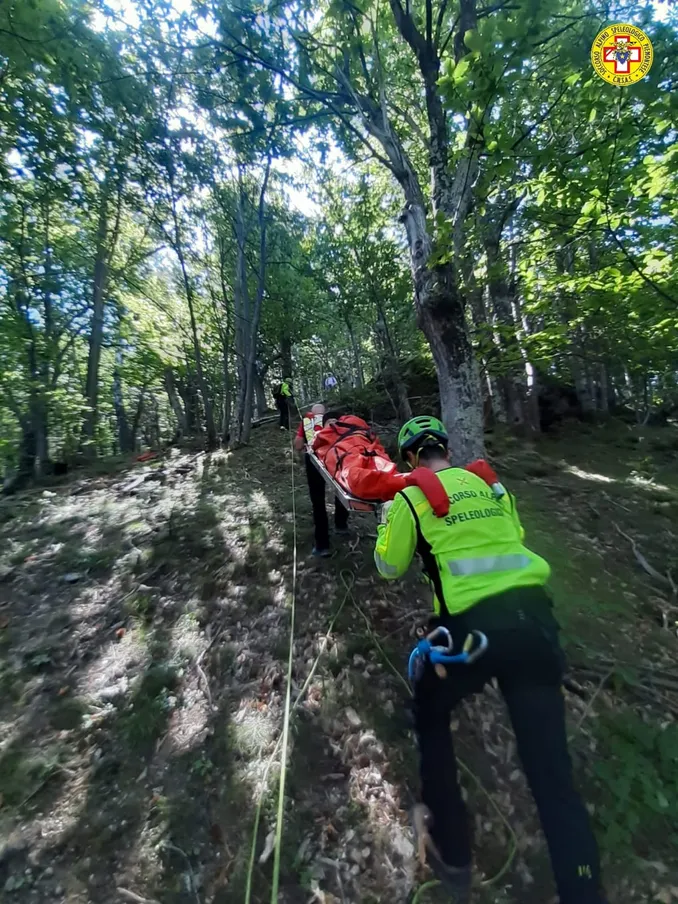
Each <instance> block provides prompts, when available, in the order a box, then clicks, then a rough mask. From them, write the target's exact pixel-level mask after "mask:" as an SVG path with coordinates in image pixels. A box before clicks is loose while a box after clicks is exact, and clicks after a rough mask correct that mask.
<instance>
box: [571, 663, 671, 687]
mask: <svg viewBox="0 0 678 904" xmlns="http://www.w3.org/2000/svg"><path fill="white" fill-rule="evenodd" d="M573 668H574V669H576V671H577V672H578V673H579V674H580V675H583V676H584V677H587V678H598V679H600V678H601V677H604V678H605V681H604V684H608V683H609V681H610V679H611V678H613V677H614V675H615V673H616V669H609V670H607V671H605V670H603V669H600V668H596V667H595V666H590V665H585V666H573ZM622 677H623V680H624V681H625V683H626V684H628V685H629V686H630V687H634V688H638V689H640V690H652V687H647V685H652V686H653V687H655V688H663V689H664V690H668V691H674V692H675V693H678V680H671V679H670V678H663V677H661V676H656V675H653V674H652V673H651V672H646V673H645V674H644V676H643V679H642V681H641V680H640V679H639V680H638V681H633V680H631V681H630V680H628V678H626V677H625V676H622Z"/></svg>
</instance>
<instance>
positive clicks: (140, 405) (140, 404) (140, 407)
mask: <svg viewBox="0 0 678 904" xmlns="http://www.w3.org/2000/svg"><path fill="white" fill-rule="evenodd" d="M147 386H148V384H147V383H144V385H143V386H142V387H141V392H140V393H139V399H138V401H137V407H136V411H135V412H134V420H133V421H132V426H131V428H130V442H131V444H132V449H133V450H134V449H136V446H137V434H138V433H139V426H140V424H141V415H142V414H143V411H144V403H145V401H146V388H147Z"/></svg>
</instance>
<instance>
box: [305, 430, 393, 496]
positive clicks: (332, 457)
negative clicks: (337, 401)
mask: <svg viewBox="0 0 678 904" xmlns="http://www.w3.org/2000/svg"><path fill="white" fill-rule="evenodd" d="M313 451H314V452H315V454H316V455H317V456H318V458H319V459H320V461H321V462H322V463H323V464H324V465H325V468H326V469H327V471H328V473H329V474H330V476H331V477H333V478H334V480H336V482H337V483H338V484H339V486H340V487H342V488H343V489H344V490H346V492H347V493H350V494H351V495H352V496H357V497H358V498H359V499H365V500H374V501H378V502H386V501H388V500H389V499H393V497H394V496H395V494H396V493H398V492H399V491H400V490H404V489H405V487H406V486H407V480H406V476H405V475H404V474H398V468H397V465H396V463H395V462H394V461H391V459H390V458H389V457H388V454H387V452H386V450H385V449H384V447H383V446H382V444H381V443H380V442H379V439H378V437H377V435H376V434H375V433H374V432H373V431H372V430H371V429H370V427H369V425H368V424H367V423H366V422H365V421H363V420H362V418H359V417H355V415H352V414H347V415H343V416H342V417H340V418H337V419H336V420H335V419H334V418H332V417H329V418H326V420H325V425H324V426H323V428H322V430H320V431H319V432H318V433H317V434H316V437H315V440H314V441H313Z"/></svg>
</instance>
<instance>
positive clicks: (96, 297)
mask: <svg viewBox="0 0 678 904" xmlns="http://www.w3.org/2000/svg"><path fill="white" fill-rule="evenodd" d="M108 197H109V191H108V184H107V182H105V183H104V187H103V190H102V197H101V205H100V207H99V225H98V228H97V246H96V256H95V258H94V285H93V290H92V328H91V330H90V334H89V352H88V355H87V377H86V382H85V399H86V401H87V411H86V412H85V422H84V424H83V451H84V452H85V453H86V454H87V455H90V456H91V455H95V454H96V446H95V443H94V433H95V430H96V423H97V405H98V397H99V362H100V360H101V344H102V341H103V336H104V304H105V300H106V281H107V275H108V265H107V260H108V253H107V247H106V244H107V243H106V239H107V235H108Z"/></svg>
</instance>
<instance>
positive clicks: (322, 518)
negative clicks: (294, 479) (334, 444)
mask: <svg viewBox="0 0 678 904" xmlns="http://www.w3.org/2000/svg"><path fill="white" fill-rule="evenodd" d="M325 413H326V412H325V406H324V405H321V404H317V405H314V406H313V407H312V408H311V410H310V411H309V412H308V413H307V414H305V415H304V417H303V419H302V422H301V424H300V425H299V429H298V430H297V434H296V436H295V437H294V448H295V449H296V450H297V452H301V451H303V450H304V449H310V448H311V446H312V445H313V440H314V439H315V436H316V434H317V433H318V432H319V431H320V430H322V428H323V418H324V416H325ZM304 466H305V468H306V480H307V481H308V494H309V496H310V497H311V508H312V511H313V528H314V539H315V543H314V546H313V550H312V552H311V555H314V556H320V557H322V558H326V557H327V556H329V555H330V554H331V553H330V526H329V520H328V518H327V509H326V508H325V480H324V479H323V477H322V475H321V474H320V472H319V471H318V469H317V468H316V466H315V465H314V464H313V462H312V461H311V458H310V456H309V454H308V452H304ZM334 530H335V533H337V534H347V533H348V511H347V510H346V509H345V508H344V506H343V505H342V504H341V502H339V500H338V499H337V498H336V497H335V499H334Z"/></svg>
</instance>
